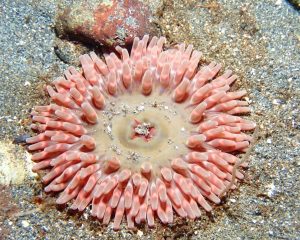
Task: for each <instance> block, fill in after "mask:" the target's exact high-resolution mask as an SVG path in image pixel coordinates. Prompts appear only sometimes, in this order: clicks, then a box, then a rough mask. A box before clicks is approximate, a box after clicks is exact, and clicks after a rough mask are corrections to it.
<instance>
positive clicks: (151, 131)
mask: <svg viewBox="0 0 300 240" xmlns="http://www.w3.org/2000/svg"><path fill="white" fill-rule="evenodd" d="M132 129H133V132H132V136H131V139H136V138H142V139H143V140H144V141H145V142H148V141H150V140H151V139H152V138H153V137H154V135H155V126H154V125H153V124H152V123H150V122H141V121H139V120H137V119H134V123H133V124H132Z"/></svg>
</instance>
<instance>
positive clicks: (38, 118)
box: [27, 36, 255, 229]
mask: <svg viewBox="0 0 300 240" xmlns="http://www.w3.org/2000/svg"><path fill="white" fill-rule="evenodd" d="M148 41H149V36H144V37H143V39H142V40H139V39H138V38H135V39H134V42H133V46H132V49H131V52H130V54H129V53H128V51H127V50H126V49H124V48H121V47H117V48H116V52H117V54H116V53H110V54H108V55H104V59H105V61H103V60H102V59H101V58H99V57H98V56H97V55H96V54H95V53H94V52H92V53H90V54H85V55H83V56H81V57H80V62H81V65H82V71H77V70H76V69H75V68H74V67H69V68H68V70H66V71H65V72H64V77H60V78H58V79H56V80H54V82H53V86H48V87H47V90H48V93H49V95H50V97H51V99H52V101H53V103H51V104H50V105H47V106H36V107H35V108H34V109H35V110H34V111H33V113H32V120H33V122H34V124H32V129H34V130H36V131H38V132H39V134H38V135H36V136H34V137H31V138H29V139H27V143H28V144H30V145H29V146H28V149H29V150H30V151H33V152H34V154H33V155H32V160H33V161H34V162H36V164H35V165H34V168H33V171H39V170H42V169H45V170H46V174H45V175H44V176H43V178H42V180H43V183H44V184H45V185H46V187H45V191H46V192H61V193H60V195H59V197H58V199H57V201H56V202H57V204H66V203H69V202H71V206H70V208H71V209H74V210H79V211H83V210H85V209H86V208H87V207H88V206H91V215H92V216H94V217H96V218H98V219H99V220H102V222H103V223H105V224H108V223H109V222H110V219H111V218H114V223H113V228H114V229H119V228H120V223H121V221H122V218H123V216H126V219H127V224H128V227H129V228H133V227H134V226H135V223H136V224H140V223H142V222H146V223H147V224H148V225H149V226H150V227H152V226H154V222H155V218H156V217H157V218H159V219H160V221H161V222H162V223H164V224H167V223H172V222H173V215H174V213H173V211H175V212H176V213H177V214H178V215H179V216H180V217H183V218H184V217H188V218H190V219H195V218H196V217H199V216H200V214H201V211H200V209H199V206H201V207H202V208H203V209H205V211H211V210H212V207H211V204H210V202H212V203H214V204H218V203H220V195H221V194H223V191H225V190H227V189H228V187H229V188H230V187H231V188H234V187H235V185H236V181H235V180H234V179H235V178H237V179H242V178H243V174H242V173H241V172H240V171H239V170H238V169H237V168H236V166H235V164H236V163H237V162H238V161H239V158H238V157H237V156H236V153H238V152H245V151H246V150H247V148H248V146H249V143H250V141H251V136H249V135H247V134H245V133H244V132H243V131H249V130H252V129H254V128H255V124H254V123H253V122H251V121H249V120H245V119H243V118H241V117H239V116H234V115H236V114H244V113H248V112H249V107H248V106H247V105H248V104H247V102H246V101H244V100H240V99H241V98H242V97H243V96H244V95H245V94H246V91H244V90H242V91H230V85H231V84H232V83H233V82H234V81H235V80H236V79H237V76H236V75H232V71H230V70H227V71H225V72H224V73H223V74H222V75H221V74H219V76H217V75H218V72H219V71H220V69H221V65H220V64H216V63H215V62H212V63H210V64H209V65H206V66H202V67H198V65H199V61H200V58H201V53H200V52H199V51H196V50H193V47H192V46H191V45H189V46H187V47H186V46H185V44H180V45H178V46H176V47H174V48H171V49H166V50H164V49H163V46H164V42H165V38H163V37H161V38H157V37H153V38H152V39H151V41H149V42H148ZM198 69H199V70H198Z"/></svg>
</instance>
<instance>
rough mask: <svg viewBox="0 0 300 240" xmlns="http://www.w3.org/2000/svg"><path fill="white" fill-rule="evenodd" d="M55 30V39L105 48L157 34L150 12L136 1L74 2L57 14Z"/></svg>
mask: <svg viewBox="0 0 300 240" xmlns="http://www.w3.org/2000/svg"><path fill="white" fill-rule="evenodd" d="M56 30H57V33H58V35H59V37H62V38H69V39H71V40H76V41H77V40H78V41H83V42H85V43H91V44H95V43H97V44H99V43H100V44H102V45H104V46H106V47H114V46H116V45H122V46H124V45H128V44H131V43H132V41H133V38H134V37H135V36H138V37H142V36H143V35H145V34H150V35H157V34H158V30H157V29H156V27H155V25H154V24H153V16H152V15H151V11H150V10H149V8H148V6H147V5H145V4H144V3H142V2H141V1H139V0H89V1H87V0H84V1H77V2H76V3H74V4H73V5H71V6H69V7H66V8H65V9H63V10H62V11H61V12H60V13H59V14H58V17H57V22H56Z"/></svg>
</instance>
